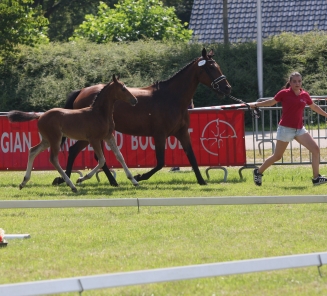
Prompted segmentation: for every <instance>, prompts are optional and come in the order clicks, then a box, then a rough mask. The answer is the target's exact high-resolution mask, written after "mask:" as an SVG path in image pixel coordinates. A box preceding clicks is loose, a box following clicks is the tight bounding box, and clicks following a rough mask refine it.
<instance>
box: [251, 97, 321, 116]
mask: <svg viewBox="0 0 327 296" xmlns="http://www.w3.org/2000/svg"><path fill="white" fill-rule="evenodd" d="M277 103H278V102H277V101H276V100H275V99H274V98H272V99H269V100H266V101H261V102H256V103H249V105H250V107H251V108H255V107H258V108H261V107H271V106H274V105H276V104H277ZM326 114H327V113H326Z"/></svg>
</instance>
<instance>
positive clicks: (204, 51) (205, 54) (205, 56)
mask: <svg viewBox="0 0 327 296" xmlns="http://www.w3.org/2000/svg"><path fill="white" fill-rule="evenodd" d="M202 57H203V58H204V59H206V58H207V50H206V49H205V48H203V49H202Z"/></svg>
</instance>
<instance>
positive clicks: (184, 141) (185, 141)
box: [176, 130, 207, 185]
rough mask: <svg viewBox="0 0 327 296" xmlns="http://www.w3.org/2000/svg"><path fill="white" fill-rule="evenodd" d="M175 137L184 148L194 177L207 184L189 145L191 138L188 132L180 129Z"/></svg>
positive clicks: (201, 183) (200, 182)
mask: <svg viewBox="0 0 327 296" xmlns="http://www.w3.org/2000/svg"><path fill="white" fill-rule="evenodd" d="M176 138H177V140H179V141H180V142H181V145H182V147H183V149H184V152H185V153H186V156H187V158H188V160H189V162H190V164H191V166H192V168H193V171H194V173H195V176H196V179H197V181H198V183H199V184H200V185H207V182H206V181H204V179H203V177H202V175H201V172H200V170H199V166H198V163H197V161H196V158H195V155H194V152H193V148H192V145H191V138H190V134H189V133H188V131H187V130H182V131H180V132H179V133H178V134H176Z"/></svg>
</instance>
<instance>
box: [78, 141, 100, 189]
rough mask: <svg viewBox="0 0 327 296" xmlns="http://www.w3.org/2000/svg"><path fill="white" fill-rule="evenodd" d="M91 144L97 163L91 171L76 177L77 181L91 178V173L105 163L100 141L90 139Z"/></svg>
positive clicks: (80, 181)
mask: <svg viewBox="0 0 327 296" xmlns="http://www.w3.org/2000/svg"><path fill="white" fill-rule="evenodd" d="M90 144H91V146H92V147H93V150H94V152H95V154H96V155H97V158H98V165H97V166H96V167H95V168H94V169H92V170H91V172H89V173H88V174H86V175H85V176H83V177H80V178H78V180H77V183H82V182H83V181H85V180H88V179H91V178H92V177H93V175H94V174H95V173H96V172H97V171H98V170H99V169H100V168H102V167H103V165H104V164H105V163H106V160H105V158H104V155H103V151H102V148H101V142H100V141H94V142H93V141H90Z"/></svg>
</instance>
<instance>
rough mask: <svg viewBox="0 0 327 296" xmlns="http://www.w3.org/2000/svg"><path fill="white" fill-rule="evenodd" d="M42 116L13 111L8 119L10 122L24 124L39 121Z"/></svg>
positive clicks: (8, 115)
mask: <svg viewBox="0 0 327 296" xmlns="http://www.w3.org/2000/svg"><path fill="white" fill-rule="evenodd" d="M40 116H41V115H38V114H36V113H29V112H23V111H17V110H13V111H10V112H8V114H7V117H8V119H9V121H10V122H24V121H30V120H34V119H39V118H40Z"/></svg>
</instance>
